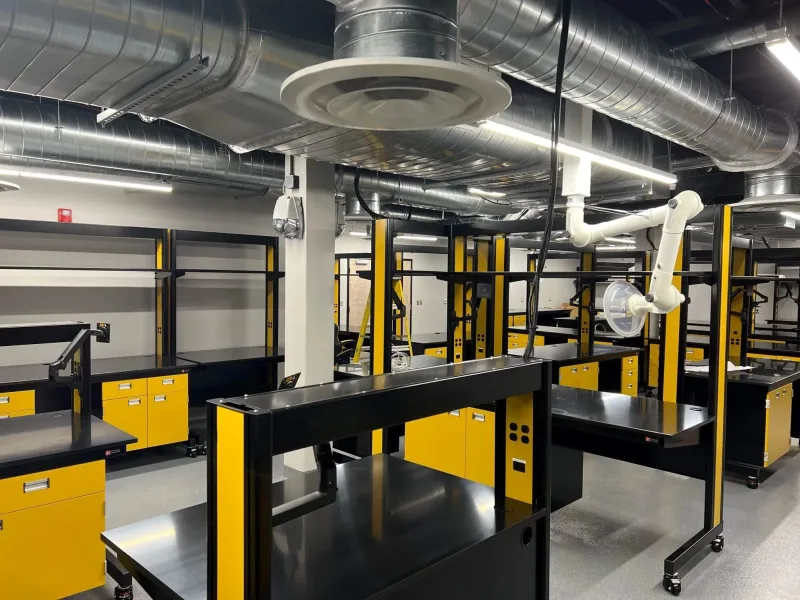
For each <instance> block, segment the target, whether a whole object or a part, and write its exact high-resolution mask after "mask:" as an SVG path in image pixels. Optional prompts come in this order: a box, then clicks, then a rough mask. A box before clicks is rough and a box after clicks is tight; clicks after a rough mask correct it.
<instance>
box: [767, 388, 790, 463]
mask: <svg viewBox="0 0 800 600" xmlns="http://www.w3.org/2000/svg"><path fill="white" fill-rule="evenodd" d="M767 398H768V404H769V407H768V408H767V409H766V410H767V416H766V431H765V432H764V466H765V467H768V466H770V465H772V464H773V463H774V462H775V461H777V460H778V459H779V458H780V457H781V456H784V455H785V454H786V453H787V452H789V449H790V447H791V443H792V441H791V439H790V438H791V432H790V430H791V427H792V386H791V385H786V386H784V387H782V388H779V389H777V390H775V391H774V392H770V393H769V395H768V396H767Z"/></svg>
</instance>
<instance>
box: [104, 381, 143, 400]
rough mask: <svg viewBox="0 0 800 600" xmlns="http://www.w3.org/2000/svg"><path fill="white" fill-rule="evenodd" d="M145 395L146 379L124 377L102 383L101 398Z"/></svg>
mask: <svg viewBox="0 0 800 600" xmlns="http://www.w3.org/2000/svg"><path fill="white" fill-rule="evenodd" d="M146 395H147V379H124V380H122V381H106V382H105V383H103V400H113V399H114V398H132V397H134V396H146Z"/></svg>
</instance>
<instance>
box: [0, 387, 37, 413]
mask: <svg viewBox="0 0 800 600" xmlns="http://www.w3.org/2000/svg"><path fill="white" fill-rule="evenodd" d="M35 409H36V392H34V391H33V390H26V391H24V392H2V393H0V413H3V414H7V413H15V412H21V411H23V410H24V411H33V410H35Z"/></svg>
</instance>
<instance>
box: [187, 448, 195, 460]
mask: <svg viewBox="0 0 800 600" xmlns="http://www.w3.org/2000/svg"><path fill="white" fill-rule="evenodd" d="M186 456H188V457H189V458H197V448H187V449H186Z"/></svg>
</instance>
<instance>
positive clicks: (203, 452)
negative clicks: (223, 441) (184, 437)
mask: <svg viewBox="0 0 800 600" xmlns="http://www.w3.org/2000/svg"><path fill="white" fill-rule="evenodd" d="M198 452H199V453H200V456H205V455H206V454H208V446H206V445H205V444H203V445H202V446H200V447H199V448H198Z"/></svg>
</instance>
